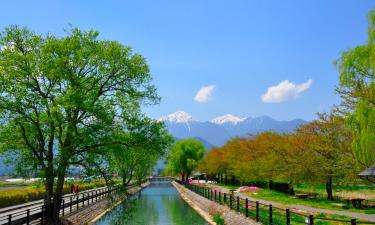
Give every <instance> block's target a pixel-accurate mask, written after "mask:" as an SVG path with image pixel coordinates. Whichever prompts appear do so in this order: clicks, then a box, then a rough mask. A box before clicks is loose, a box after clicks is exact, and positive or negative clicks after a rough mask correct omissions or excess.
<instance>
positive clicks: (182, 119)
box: [159, 111, 193, 123]
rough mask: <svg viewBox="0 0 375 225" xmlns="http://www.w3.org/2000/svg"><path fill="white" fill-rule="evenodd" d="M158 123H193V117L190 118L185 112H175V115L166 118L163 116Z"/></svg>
mask: <svg viewBox="0 0 375 225" xmlns="http://www.w3.org/2000/svg"><path fill="white" fill-rule="evenodd" d="M159 121H168V122H175V123H188V122H191V121H193V117H192V116H190V115H189V114H188V113H187V112H185V111H177V112H175V113H172V114H169V115H167V116H163V117H161V118H159Z"/></svg>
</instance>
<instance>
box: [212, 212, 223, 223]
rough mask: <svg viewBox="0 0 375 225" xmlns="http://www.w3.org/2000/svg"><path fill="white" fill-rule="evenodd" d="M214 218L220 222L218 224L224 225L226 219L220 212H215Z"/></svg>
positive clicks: (216, 221)
mask: <svg viewBox="0 0 375 225" xmlns="http://www.w3.org/2000/svg"><path fill="white" fill-rule="evenodd" d="M212 220H213V221H214V222H215V223H216V224H218V225H224V223H225V221H224V219H223V218H221V215H220V214H215V215H213V217H212Z"/></svg>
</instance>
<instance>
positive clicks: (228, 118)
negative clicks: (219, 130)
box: [210, 114, 247, 125]
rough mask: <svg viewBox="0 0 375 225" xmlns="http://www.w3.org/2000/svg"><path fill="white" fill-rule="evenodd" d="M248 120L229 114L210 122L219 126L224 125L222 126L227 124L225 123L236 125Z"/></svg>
mask: <svg viewBox="0 0 375 225" xmlns="http://www.w3.org/2000/svg"><path fill="white" fill-rule="evenodd" d="M246 119H247V118H246V117H245V118H239V117H237V116H233V115H232V114H227V115H224V116H218V117H216V118H213V119H212V120H210V122H211V123H215V124H218V125H222V124H225V123H229V124H233V125H236V124H237V123H240V122H242V121H244V120H246Z"/></svg>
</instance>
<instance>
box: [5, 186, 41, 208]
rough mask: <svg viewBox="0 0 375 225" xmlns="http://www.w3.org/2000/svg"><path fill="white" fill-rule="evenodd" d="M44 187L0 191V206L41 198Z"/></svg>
mask: <svg viewBox="0 0 375 225" xmlns="http://www.w3.org/2000/svg"><path fill="white" fill-rule="evenodd" d="M44 192H45V191H44V189H35V188H25V189H20V190H7V191H2V192H0V208H3V207H7V206H12V205H17V204H22V203H26V202H29V201H34V200H38V199H42V198H43V196H44Z"/></svg>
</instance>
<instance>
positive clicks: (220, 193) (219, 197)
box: [219, 191, 221, 204]
mask: <svg viewBox="0 0 375 225" xmlns="http://www.w3.org/2000/svg"><path fill="white" fill-rule="evenodd" d="M219 203H220V204H221V191H219Z"/></svg>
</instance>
